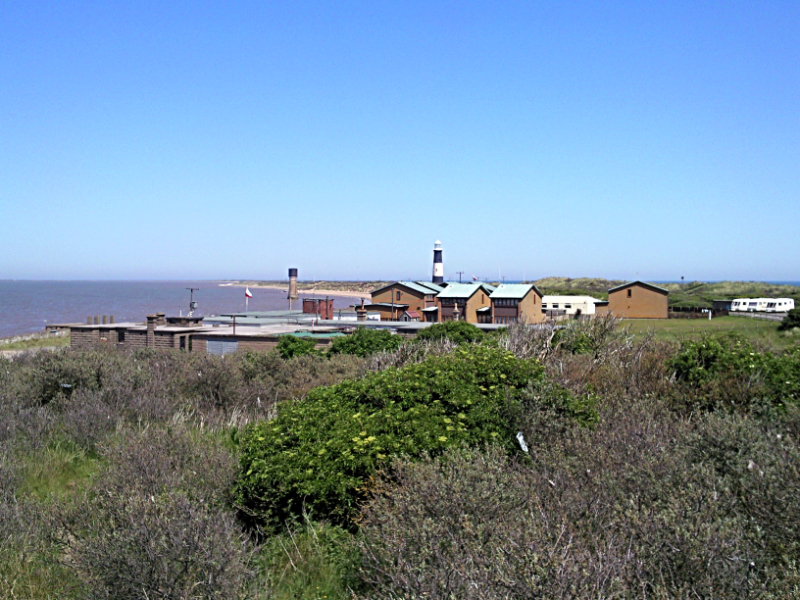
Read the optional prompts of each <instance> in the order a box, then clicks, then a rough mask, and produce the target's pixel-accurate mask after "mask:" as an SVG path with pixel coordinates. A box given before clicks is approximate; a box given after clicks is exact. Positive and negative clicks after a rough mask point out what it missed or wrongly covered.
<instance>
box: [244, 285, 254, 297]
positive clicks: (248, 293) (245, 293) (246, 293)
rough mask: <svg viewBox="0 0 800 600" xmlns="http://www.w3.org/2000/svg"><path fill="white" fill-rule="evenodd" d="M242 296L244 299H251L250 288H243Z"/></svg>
mask: <svg viewBox="0 0 800 600" xmlns="http://www.w3.org/2000/svg"><path fill="white" fill-rule="evenodd" d="M244 295H245V298H252V297H253V294H251V293H250V288H247V287H246V288H244Z"/></svg>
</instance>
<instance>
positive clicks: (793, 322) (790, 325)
mask: <svg viewBox="0 0 800 600" xmlns="http://www.w3.org/2000/svg"><path fill="white" fill-rule="evenodd" d="M795 327H800V308H793V309H792V310H790V311H789V312H788V313H786V316H785V317H784V318H783V321H781V324H780V325H778V331H788V330H789V329H794V328H795Z"/></svg>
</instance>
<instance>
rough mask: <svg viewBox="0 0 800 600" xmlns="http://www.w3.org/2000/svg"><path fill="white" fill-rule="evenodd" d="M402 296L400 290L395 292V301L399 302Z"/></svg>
mask: <svg viewBox="0 0 800 600" xmlns="http://www.w3.org/2000/svg"><path fill="white" fill-rule="evenodd" d="M402 294H403V292H401V291H400V290H397V301H398V302H399V301H400V296H401V295H402Z"/></svg>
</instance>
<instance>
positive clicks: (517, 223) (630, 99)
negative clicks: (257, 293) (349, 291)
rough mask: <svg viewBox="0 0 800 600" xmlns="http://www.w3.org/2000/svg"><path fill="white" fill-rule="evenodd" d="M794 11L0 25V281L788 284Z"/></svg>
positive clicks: (795, 190) (174, 7)
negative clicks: (461, 276)
mask: <svg viewBox="0 0 800 600" xmlns="http://www.w3.org/2000/svg"><path fill="white" fill-rule="evenodd" d="M798 31H800V4H798V3H797V2H768V1H765V2H749V3H746V2H739V3H731V2H703V3H697V2H685V3H681V2H670V3H643V2H531V1H527V2H488V1H487V2H469V1H459V2H411V1H408V2H393V3H389V2H281V3H265V2H261V3H259V2H232V1H227V2H219V3H215V2H200V3H198V2H150V3H148V2H135V3H133V2H109V1H103V2H52V3H43V2H35V1H31V2H21V1H20V2H12V1H9V2H3V3H0V278H31V279H44V278H47V279H140V278H148V279H192V278H209V279H213V278H264V279H272V278H283V277H285V276H286V268H287V267H289V266H296V267H298V268H299V269H300V276H301V279H306V278H309V279H310V278H312V277H313V278H316V279H322V278H329V279H373V278H428V277H430V269H431V250H432V247H433V242H434V241H435V240H437V239H441V240H442V243H443V246H444V250H445V252H444V257H445V259H444V260H445V274H446V276H447V277H456V275H455V272H456V271H464V272H465V273H466V274H467V275H472V274H474V275H478V276H480V277H493V278H496V277H497V274H498V273H499V272H500V273H502V275H503V276H505V277H506V278H509V279H520V278H522V277H523V276H524V277H527V278H528V279H532V278H538V277H544V276H550V275H560V276H570V277H580V276H597V277H608V278H635V277H638V278H642V279H649V280H675V279H680V277H681V276H685V277H686V279H687V280H690V279H762V280H798V279H800V268H798V267H800V260H799V259H798V255H799V254H800V253H798V249H799V248H800V243H799V242H798V235H797V228H798V223H800V202H799V201H798V199H799V198H800V170H799V169H798V167H799V166H800V165H799V164H798V162H800V110H799V109H800V36H798V35H797V32H798Z"/></svg>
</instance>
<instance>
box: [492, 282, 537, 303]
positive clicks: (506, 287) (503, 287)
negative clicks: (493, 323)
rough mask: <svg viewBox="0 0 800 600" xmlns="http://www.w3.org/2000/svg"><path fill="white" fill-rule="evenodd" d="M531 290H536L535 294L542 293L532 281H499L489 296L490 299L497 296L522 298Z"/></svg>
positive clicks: (494, 298)
mask: <svg viewBox="0 0 800 600" xmlns="http://www.w3.org/2000/svg"><path fill="white" fill-rule="evenodd" d="M531 290H536V293H537V294H539V295H540V296H541V295H542V292H540V291H539V288H537V287H536V286H535V285H533V284H532V283H501V284H500V285H498V286H497V288H496V289H495V290H494V291H493V292H492V293H491V295H490V296H489V298H491V299H492V300H496V299H497V298H512V299H517V300H522V299H523V298H524V297H525V296H527V295H528V292H530V291H531Z"/></svg>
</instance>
